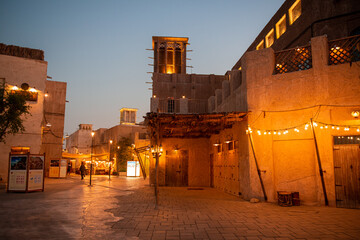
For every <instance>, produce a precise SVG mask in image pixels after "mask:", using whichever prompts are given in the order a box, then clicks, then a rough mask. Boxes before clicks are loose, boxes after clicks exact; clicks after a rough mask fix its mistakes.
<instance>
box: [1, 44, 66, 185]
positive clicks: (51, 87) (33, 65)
mask: <svg viewBox="0 0 360 240" xmlns="http://www.w3.org/2000/svg"><path fill="white" fill-rule="evenodd" d="M47 64H48V63H47V62H46V61H44V52H43V51H42V50H37V49H29V48H22V47H17V46H8V45H5V44H1V45H0V79H1V81H3V82H4V83H5V84H6V86H7V88H8V90H13V91H25V92H31V94H30V95H31V98H28V101H27V104H29V105H30V113H31V115H28V116H26V117H25V118H24V122H23V125H24V127H25V132H23V133H18V134H15V135H8V137H7V138H6V143H0V176H1V177H0V178H1V179H2V180H1V181H0V182H1V183H2V184H6V182H7V175H8V164H9V163H8V161H9V153H10V152H12V153H14V154H16V153H27V152H29V153H30V154H45V175H46V176H47V175H48V173H49V165H50V159H60V158H61V152H62V142H63V131H64V118H65V103H66V83H64V82H57V81H51V80H48V78H49V77H48V76H47ZM30 95H29V96H30Z"/></svg>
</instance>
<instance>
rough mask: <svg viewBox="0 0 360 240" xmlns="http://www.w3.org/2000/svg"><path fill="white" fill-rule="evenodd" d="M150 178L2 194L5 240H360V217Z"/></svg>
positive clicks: (0, 227)
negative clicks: (166, 184) (157, 189)
mask: <svg viewBox="0 0 360 240" xmlns="http://www.w3.org/2000/svg"><path fill="white" fill-rule="evenodd" d="M159 199H160V200H159V203H160V204H159V207H158V209H155V205H154V203H155V198H154V189H153V188H152V187H150V186H149V184H148V181H147V180H143V179H142V178H126V177H112V178H111V180H110V181H109V179H108V176H95V177H94V178H93V184H92V186H91V187H90V186H89V177H88V176H87V177H86V178H85V180H83V181H81V180H80V176H78V175H71V176H69V177H67V178H66V179H46V181H45V191H44V192H33V193H26V194H25V193H6V191H5V190H4V189H2V190H1V192H0V216H1V218H0V219H1V220H0V238H1V239H358V236H360V224H359V223H360V214H359V210H356V209H343V208H331V207H323V206H297V207H295V206H293V207H280V206H278V205H277V204H274V203H250V202H248V201H244V200H242V199H240V198H238V197H235V196H232V195H229V194H226V193H223V192H220V191H218V190H216V189H213V188H170V187H161V188H160V195H159Z"/></svg>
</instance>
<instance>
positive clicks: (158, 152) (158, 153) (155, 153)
mask: <svg viewBox="0 0 360 240" xmlns="http://www.w3.org/2000/svg"><path fill="white" fill-rule="evenodd" d="M157 142H158V141H157ZM151 153H152V155H153V157H154V158H155V160H156V163H155V200H156V202H155V208H157V206H158V204H159V179H158V178H159V177H158V176H159V170H158V167H159V158H160V156H161V154H162V153H163V149H162V146H161V145H160V146H159V145H156V146H155V147H151Z"/></svg>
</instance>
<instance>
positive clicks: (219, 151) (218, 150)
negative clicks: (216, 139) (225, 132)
mask: <svg viewBox="0 0 360 240" xmlns="http://www.w3.org/2000/svg"><path fill="white" fill-rule="evenodd" d="M217 152H218V153H221V152H222V144H219V145H218V146H217Z"/></svg>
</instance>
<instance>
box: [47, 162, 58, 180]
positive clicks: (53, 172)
mask: <svg viewBox="0 0 360 240" xmlns="http://www.w3.org/2000/svg"><path fill="white" fill-rule="evenodd" d="M59 176H60V160H58V159H54V160H51V161H50V169H49V177H55V178H58V177H59Z"/></svg>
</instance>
